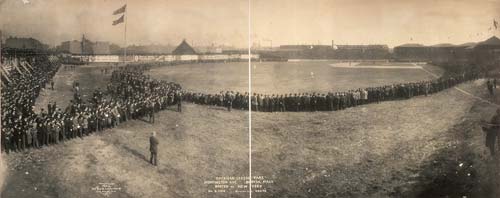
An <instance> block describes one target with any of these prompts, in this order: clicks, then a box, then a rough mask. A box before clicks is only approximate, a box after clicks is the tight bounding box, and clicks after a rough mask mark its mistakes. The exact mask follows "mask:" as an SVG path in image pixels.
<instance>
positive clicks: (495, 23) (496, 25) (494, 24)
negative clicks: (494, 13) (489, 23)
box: [493, 19, 498, 30]
mask: <svg viewBox="0 0 500 198" xmlns="http://www.w3.org/2000/svg"><path fill="white" fill-rule="evenodd" d="M493 26H495V30H496V29H498V22H497V21H496V20H495V19H493Z"/></svg>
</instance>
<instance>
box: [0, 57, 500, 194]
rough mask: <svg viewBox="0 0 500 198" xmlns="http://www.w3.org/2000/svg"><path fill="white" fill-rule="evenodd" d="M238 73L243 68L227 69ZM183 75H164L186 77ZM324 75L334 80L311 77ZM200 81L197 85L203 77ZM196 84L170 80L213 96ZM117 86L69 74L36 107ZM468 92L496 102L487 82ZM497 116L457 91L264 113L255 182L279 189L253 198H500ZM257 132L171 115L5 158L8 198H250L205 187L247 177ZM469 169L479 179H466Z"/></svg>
mask: <svg viewBox="0 0 500 198" xmlns="http://www.w3.org/2000/svg"><path fill="white" fill-rule="evenodd" d="M229 64H233V63H228V65H227V67H230V66H229ZM238 64H240V63H238ZM241 64H242V66H243V65H244V64H243V63H241ZM261 64H267V63H261ZM318 64H319V63H318ZM209 65H210V64H201V65H198V66H197V67H206V66H208V67H210V66H209ZM181 67H182V66H175V67H169V68H167V69H165V70H169V71H172V69H173V70H176V72H181V71H180V70H184V68H181ZM189 67H195V66H194V65H192V66H188V68H189ZM213 67H214V68H212V69H211V70H213V71H214V72H213V76H207V77H206V78H204V79H205V80H206V79H219V78H223V77H224V80H221V81H217V83H218V84H220V86H221V87H231V86H234V84H233V83H231V82H233V81H231V80H228V79H226V76H227V75H221V76H222V77H220V76H217V73H218V72H215V71H216V70H221V68H218V66H213ZM263 67H265V66H263ZM284 67H288V66H284ZM290 67H297V66H290ZM315 67H317V68H316V69H321V68H324V66H321V65H316V66H314V65H313V66H311V68H315ZM257 68H258V67H257ZM232 69H235V68H232ZM434 69H435V68H434ZM437 70H438V69H437ZM185 71H189V70H185ZM201 71H202V70H200V71H196V72H193V73H197V72H199V74H196V75H198V76H200V77H203V75H201V73H203V72H201ZM224 71H227V69H224ZM229 71H230V72H232V73H237V72H241V71H239V70H238V71H236V69H235V70H231V69H229ZM376 71H379V70H376ZM393 71H394V70H390V71H386V72H393ZM400 72H402V71H400ZM174 73H175V72H174ZM396 74H398V73H396ZM162 75H165V74H162ZM179 75H180V74H179ZM189 75H190V74H187V73H186V74H185V75H180V76H173V77H171V78H172V79H173V78H178V79H182V80H184V81H186V84H191V86H198V87H210V85H211V84H209V83H201V84H200V82H199V81H198V80H199V79H197V78H191V77H186V76H189ZM218 75H220V74H218ZM266 75H267V74H266ZM384 75H389V74H383V75H381V76H384ZM408 75H409V74H408ZM422 75H425V73H423V74H422ZM183 76H184V77H183ZM370 76H373V75H370ZM108 78H109V76H107V75H102V74H100V71H96V70H93V69H89V68H78V69H76V70H75V71H64V70H60V71H59V72H58V74H57V76H56V78H55V79H56V80H55V83H56V90H55V91H51V90H45V91H44V92H43V93H42V96H41V97H40V98H39V101H37V106H46V103H45V102H46V101H49V100H56V101H58V104H64V103H67V102H68V101H69V100H70V99H71V98H70V97H68V95H69V96H71V83H72V82H73V81H74V80H78V81H80V82H81V85H82V88H83V91H84V94H86V93H90V92H91V90H92V89H94V88H96V87H103V88H104V86H103V85H104V84H105V83H106V80H107V79H108ZM398 78H399V77H398ZM188 80H192V81H193V82H190V83H189V82H187V81H188ZM363 81H364V82H368V81H366V79H365V80H363ZM389 81H390V80H389ZM68 82H71V83H68ZM369 82H371V81H369ZM181 83H182V82H181ZM226 83H228V84H226ZM356 83H359V82H356V81H352V84H356ZM183 85H184V84H183ZM212 85H213V84H212ZM460 87H461V88H462V89H464V90H466V91H469V92H471V93H473V94H475V95H477V96H481V97H486V93H485V89H484V81H476V82H474V83H467V84H464V85H461V86H460ZM212 89H214V90H215V89H216V88H212ZM276 89H281V88H276ZM283 89H286V88H283ZM44 101H45V102H44ZM37 108H39V107H37ZM494 110H495V109H494V108H492V107H491V106H490V105H487V104H485V103H480V102H477V100H474V99H472V98H469V97H468V96H465V95H463V94H462V93H461V92H459V91H457V90H453V89H450V90H447V91H443V92H441V93H438V94H435V95H432V96H429V97H416V98H413V99H411V100H403V101H391V102H383V103H380V104H370V105H365V106H360V107H356V108H351V109H347V110H344V111H337V112H316V113H310V112H300V113H293V112H288V113H260V112H255V113H253V114H252V118H253V120H252V128H253V130H252V139H253V141H252V150H253V152H252V156H253V158H252V174H253V175H254V176H264V177H265V178H266V179H269V180H272V181H273V182H274V183H273V184H266V185H263V186H264V188H265V189H266V191H267V192H262V193H254V197H273V196H274V197H283V196H285V197H286V196H289V197H291V196H293V197H332V196H340V197H352V196H354V197H416V196H420V197H422V196H423V197H444V196H445V195H453V196H455V195H457V197H458V195H459V197H461V196H463V195H467V196H468V197H470V195H476V196H475V197H488V196H489V195H490V194H487V196H485V194H484V193H485V192H490V193H496V194H494V195H498V192H496V190H495V189H500V188H499V186H489V184H490V183H494V182H495V181H496V179H495V178H496V177H495V175H494V174H489V172H488V171H490V170H496V169H495V167H496V165H495V164H493V165H492V163H490V162H491V160H490V157H489V156H488V153H487V151H486V149H485V148H484V146H483V145H484V142H483V141H484V140H483V139H484V136H483V133H482V132H481V131H480V128H479V124H478V123H479V120H480V119H489V117H490V116H491V115H492V113H493V112H494ZM247 127H248V114H247V113H246V112H244V111H238V110H235V111H232V112H227V111H225V110H224V109H223V108H215V107H209V106H199V105H193V104H187V103H186V104H185V105H184V111H183V112H182V113H177V112H174V111H171V110H168V111H163V112H160V113H159V114H157V116H156V124H154V125H151V124H149V123H147V122H145V121H142V120H134V121H130V122H127V123H124V124H122V125H120V126H119V127H118V128H115V129H111V130H106V131H104V132H103V133H100V134H94V135H91V136H89V137H85V138H84V139H73V140H71V141H68V142H65V143H64V144H59V145H55V146H50V147H44V148H42V149H38V150H30V151H28V152H24V153H14V154H9V155H3V157H2V158H3V160H4V161H5V162H6V163H7V165H8V166H7V178H6V180H5V184H4V188H3V190H2V193H1V197H14V196H15V197H93V198H94V197H105V196H104V195H102V194H99V193H97V192H95V190H93V189H92V188H94V187H96V186H98V185H99V183H114V184H115V187H120V188H121V189H120V190H118V191H117V192H115V193H112V194H111V195H110V196H109V197H248V195H247V194H246V193H208V192H207V191H208V190H209V189H214V188H213V186H209V185H207V184H204V182H205V181H211V180H215V177H221V176H235V177H237V176H245V175H247V173H248V128H247ZM152 130H155V131H157V132H158V138H159V140H160V145H159V155H158V156H159V166H158V167H152V166H150V165H149V164H148V163H147V159H148V157H149V151H148V139H147V138H148V137H149V135H150V132H151V131H152ZM461 163H462V164H465V166H464V167H469V166H470V167H474V168H458V169H457V167H461V166H459V165H460V164H461ZM472 165H473V166H472ZM443 173H444V174H443ZM459 173H460V174H459ZM467 173H473V174H472V175H473V176H472V177H471V176H467ZM442 175H448V176H445V177H444V178H443V177H442ZM491 175H493V176H491ZM455 176H456V177H455ZM436 181H438V183H436ZM439 181H443V182H442V183H439ZM479 181H481V182H482V183H481V182H479ZM491 181H493V182H491ZM450 186H451V190H448V191H442V192H445V194H444V195H443V194H439V193H438V194H435V192H436V189H446V188H447V187H448V188H450ZM470 186H472V187H471V188H469V187H470ZM457 189H459V190H457ZM462 189H465V190H462ZM488 190H490V191H488ZM433 193H434V194H433ZM453 193H458V194H453ZM425 195H427V196H425Z"/></svg>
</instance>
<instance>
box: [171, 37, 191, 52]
mask: <svg viewBox="0 0 500 198" xmlns="http://www.w3.org/2000/svg"><path fill="white" fill-rule="evenodd" d="M172 54H174V55H185V54H187V55H193V54H196V51H194V49H193V48H192V47H191V46H190V45H189V44H188V43H187V42H186V39H184V40H182V43H181V44H179V46H177V47H176V48H175V49H174V51H172Z"/></svg>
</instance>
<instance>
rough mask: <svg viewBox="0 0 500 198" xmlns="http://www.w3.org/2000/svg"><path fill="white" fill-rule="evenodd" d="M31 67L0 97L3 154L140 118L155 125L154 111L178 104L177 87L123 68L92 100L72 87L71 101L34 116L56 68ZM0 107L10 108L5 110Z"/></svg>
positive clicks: (53, 65) (39, 64) (135, 69)
mask: <svg viewBox="0 0 500 198" xmlns="http://www.w3.org/2000/svg"><path fill="white" fill-rule="evenodd" d="M33 65H35V67H33V68H36V69H35V70H36V71H35V72H34V73H33V76H26V77H25V78H21V79H24V80H21V79H19V80H18V78H15V79H14V80H16V82H23V83H9V89H12V91H9V92H4V93H5V95H3V96H2V97H3V98H10V99H7V100H2V113H3V116H4V117H2V122H3V124H4V125H3V126H5V127H2V145H1V148H2V151H6V152H10V151H22V150H25V149H27V148H29V147H34V148H39V147H41V146H45V145H50V144H57V143H59V142H60V141H66V140H68V139H71V138H77V137H80V138H82V137H84V136H86V135H89V134H90V133H93V132H96V131H102V130H104V129H106V128H112V127H115V126H117V125H118V124H120V123H122V122H125V121H127V120H130V119H140V118H142V117H144V116H148V117H149V121H150V122H154V113H155V112H157V111H160V110H163V109H165V108H167V106H169V105H172V104H175V103H178V104H180V102H178V101H180V99H181V92H180V90H181V87H180V85H179V84H176V83H171V82H165V81H158V80H154V79H151V78H149V77H148V76H145V75H143V73H142V72H143V69H141V68H139V67H123V68H120V69H119V70H116V71H114V72H113V73H112V77H111V81H110V82H109V84H108V86H107V88H108V91H107V93H104V92H102V91H101V90H100V89H98V90H95V91H94V93H93V94H92V97H91V98H90V99H89V100H88V101H84V100H82V97H81V93H80V92H81V91H80V90H81V89H80V88H79V86H80V85H79V83H75V84H74V89H73V91H74V96H73V100H71V102H70V104H69V105H68V106H67V107H66V108H64V109H61V108H58V107H57V104H56V103H49V104H48V107H47V110H45V109H41V111H40V112H39V113H35V112H34V111H33V105H34V101H35V99H36V97H37V96H38V93H39V92H40V89H41V88H44V87H45V84H46V83H47V82H48V81H49V79H51V77H52V76H53V75H54V74H55V72H56V71H57V69H58V68H59V64H58V63H46V62H40V61H38V62H35V63H33ZM32 81H34V82H32ZM18 86H21V87H18ZM3 102H6V104H5V105H4V104H3ZM4 106H5V107H7V108H8V107H9V106H12V108H14V109H12V108H10V109H4ZM4 110H5V111H4ZM3 118H6V119H3Z"/></svg>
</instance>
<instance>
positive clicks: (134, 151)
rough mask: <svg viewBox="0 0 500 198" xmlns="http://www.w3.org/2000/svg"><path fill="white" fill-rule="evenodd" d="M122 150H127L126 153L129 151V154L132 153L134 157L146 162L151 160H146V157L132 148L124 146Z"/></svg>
mask: <svg viewBox="0 0 500 198" xmlns="http://www.w3.org/2000/svg"><path fill="white" fill-rule="evenodd" d="M122 148H123V149H125V150H126V151H128V152H129V153H131V154H132V155H134V156H136V157H138V158H140V159H142V160H144V161H145V162H149V160H148V159H147V158H146V156H144V155H143V154H142V153H141V152H139V151H137V150H135V149H133V148H130V147H128V146H127V145H123V146H122Z"/></svg>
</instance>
